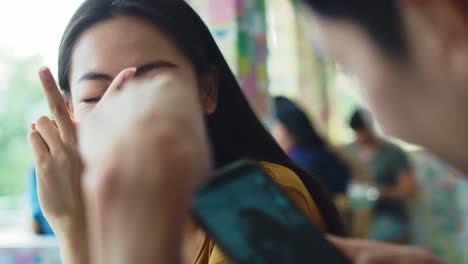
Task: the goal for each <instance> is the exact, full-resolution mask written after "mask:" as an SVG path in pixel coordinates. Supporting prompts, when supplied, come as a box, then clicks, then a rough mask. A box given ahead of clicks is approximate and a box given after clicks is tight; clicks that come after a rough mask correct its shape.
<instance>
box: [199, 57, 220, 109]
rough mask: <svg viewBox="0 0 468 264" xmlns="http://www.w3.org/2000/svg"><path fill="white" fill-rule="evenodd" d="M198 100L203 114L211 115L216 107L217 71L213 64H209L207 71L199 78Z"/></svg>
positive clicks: (217, 92)
mask: <svg viewBox="0 0 468 264" xmlns="http://www.w3.org/2000/svg"><path fill="white" fill-rule="evenodd" d="M200 89H201V92H200V97H201V98H200V100H201V104H202V107H203V113H204V114H205V115H211V114H213V113H214V112H216V109H217V108H218V94H219V72H218V69H217V68H216V67H215V66H211V67H210V69H209V70H208V72H207V73H205V74H204V75H203V76H202V77H201V79H200Z"/></svg>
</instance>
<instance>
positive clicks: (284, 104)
mask: <svg viewBox="0 0 468 264" xmlns="http://www.w3.org/2000/svg"><path fill="white" fill-rule="evenodd" d="M274 102H275V115H276V118H277V120H278V121H279V122H280V123H281V124H282V125H283V126H284V127H285V128H286V130H287V131H288V133H289V134H290V135H291V137H292V138H293V140H294V143H295V144H296V145H297V146H299V147H305V148H321V149H323V148H325V147H326V143H325V141H324V140H323V138H322V137H321V136H320V135H319V133H318V132H317V131H316V130H315V128H314V127H313V125H312V122H311V121H310V119H309V117H308V116H307V114H306V113H305V112H304V110H302V109H301V108H300V107H299V106H298V105H297V104H295V103H294V102H293V101H291V100H289V99H288V98H286V97H283V96H278V97H275V98H274Z"/></svg>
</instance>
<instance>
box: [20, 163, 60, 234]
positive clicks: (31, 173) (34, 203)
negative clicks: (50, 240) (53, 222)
mask: <svg viewBox="0 0 468 264" xmlns="http://www.w3.org/2000/svg"><path fill="white" fill-rule="evenodd" d="M26 196H27V197H26V198H27V201H28V205H29V210H30V216H31V221H32V231H33V232H34V233H35V234H37V235H49V236H50V235H54V232H53V231H52V228H51V227H50V225H49V223H48V222H47V220H46V218H45V217H44V214H43V213H42V209H41V205H40V203H39V197H38V195H37V178H36V168H35V167H34V166H31V168H30V169H29V170H28V174H27V175H26Z"/></svg>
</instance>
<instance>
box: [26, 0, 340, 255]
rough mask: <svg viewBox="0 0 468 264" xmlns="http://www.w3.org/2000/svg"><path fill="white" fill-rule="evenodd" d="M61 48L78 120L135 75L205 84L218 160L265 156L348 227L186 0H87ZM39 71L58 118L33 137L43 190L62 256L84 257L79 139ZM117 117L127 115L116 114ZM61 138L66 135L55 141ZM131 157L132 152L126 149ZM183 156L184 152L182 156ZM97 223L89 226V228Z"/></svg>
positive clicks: (302, 195) (202, 247)
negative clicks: (278, 139) (269, 125)
mask: <svg viewBox="0 0 468 264" xmlns="http://www.w3.org/2000/svg"><path fill="white" fill-rule="evenodd" d="M59 53H60V54H59V84H60V88H61V89H62V91H63V93H64V95H65V98H66V103H67V105H68V109H69V111H70V112H71V113H72V116H73V119H74V121H76V122H77V123H80V122H82V121H83V120H86V119H87V118H89V117H90V116H91V114H92V112H93V111H94V109H95V108H96V107H97V108H99V107H100V102H101V101H105V100H104V98H105V97H108V95H109V94H112V93H119V91H120V90H121V89H122V87H126V86H125V83H126V82H127V81H128V80H129V79H132V78H133V79H152V78H155V77H156V78H157V77H158V76H159V75H165V74H170V75H171V76H172V78H175V79H176V80H178V81H175V83H179V84H180V83H183V84H185V85H186V89H193V90H196V92H197V93H198V96H199V98H200V100H199V101H200V103H201V106H200V108H201V110H202V111H203V113H204V115H205V123H206V127H207V130H208V134H209V139H210V142H211V146H212V149H213V153H214V163H215V167H221V166H223V165H226V164H229V163H230V162H233V161H236V160H238V159H242V158H251V159H254V160H257V161H259V162H261V165H262V166H263V167H264V169H265V170H266V171H268V172H269V173H270V176H271V177H272V179H273V180H274V181H275V182H276V183H277V184H278V185H279V186H280V187H281V188H283V190H284V191H285V192H286V194H287V195H288V196H289V197H290V198H291V199H292V200H293V201H294V202H295V203H296V204H297V205H298V206H299V207H300V208H301V209H302V210H303V212H304V214H305V215H306V216H307V217H308V218H309V219H310V220H311V222H312V223H314V224H315V225H316V226H317V227H318V228H319V229H321V230H322V231H323V232H328V233H332V234H338V235H339V234H343V233H344V231H343V228H342V225H341V223H340V221H339V216H338V214H337V212H336V210H335V208H334V206H333V204H332V202H331V200H330V199H329V198H328V197H327V196H326V195H325V194H324V192H323V191H322V190H321V189H320V187H319V185H318V184H317V182H316V180H315V179H314V178H313V177H311V176H310V175H308V174H307V173H305V172H304V171H303V170H301V169H300V168H298V167H297V166H295V165H294V164H293V163H292V162H291V161H290V160H289V158H288V157H287V156H286V154H285V153H284V152H283V151H282V150H281V149H280V148H279V146H278V145H277V144H276V143H275V141H274V140H273V138H272V137H271V136H270V135H269V133H268V132H267V131H266V130H265V128H264V127H263V126H262V124H261V123H260V121H259V120H258V119H257V118H256V117H255V115H254V113H253V111H252V110H251V108H250V107H249V105H248V103H247V101H246V99H245V98H244V96H243V95H242V92H241V89H240V87H239V85H238V83H237V81H236V79H235V77H234V75H233V74H232V72H231V71H230V69H229V67H228V65H227V64H226V61H225V60H224V58H223V56H222V54H221V52H220V51H219V49H218V47H217V46H216V44H215V41H214V39H213V38H212V36H211V34H210V32H209V30H208V28H207V27H206V26H205V25H204V23H203V22H202V20H201V19H200V18H199V17H198V15H197V14H196V13H195V12H194V11H193V10H192V9H191V8H190V7H189V5H188V4H186V3H185V2H184V1H181V0H172V1H165V0H158V1H156V0H151V1H150V0H115V1H110V0H88V1H85V2H84V3H83V5H82V6H81V7H80V8H79V9H78V10H77V12H76V13H75V15H74V16H73V17H72V19H71V20H70V22H69V24H68V26H67V28H66V30H65V34H64V36H63V39H62V43H61V46H60V51H59ZM40 74H41V79H42V81H43V86H44V90H45V92H46V96H47V98H48V100H49V103H50V106H51V111H52V113H53V114H54V115H55V118H56V121H57V122H56V123H57V125H55V124H53V122H52V121H51V120H49V119H47V118H41V119H39V120H38V122H37V123H36V124H35V126H34V127H33V131H32V133H31V137H30V141H31V144H32V147H33V151H34V153H36V154H35V162H36V167H37V170H38V171H37V174H38V179H39V180H38V192H39V198H40V201H41V204H42V205H43V209H44V214H45V215H46V217H47V219H48V220H49V222H50V223H51V226H52V228H53V229H54V232H55V233H56V235H57V237H58V239H59V241H60V244H61V245H60V246H61V251H62V257H63V258H64V261H65V262H68V263H72V262H74V261H76V262H79V263H83V261H86V259H87V254H88V253H87V248H88V246H87V237H86V224H84V223H85V222H86V221H85V215H84V212H85V209H84V208H85V207H89V206H92V204H86V206H85V204H84V203H83V199H82V197H81V191H79V190H80V175H81V174H82V170H83V169H82V167H83V166H82V165H81V161H80V157H79V154H78V151H77V147H76V134H74V132H73V131H74V129H75V128H74V126H73V122H72V121H71V119H70V118H69V119H70V120H67V119H66V117H65V115H64V113H66V112H67V111H66V109H65V108H64V107H60V106H59V107H57V102H58V99H57V91H56V89H57V88H56V86H55V84H54V81H53V78H52V77H51V74H50V72H49V71H48V70H47V69H43V70H42V71H41V73H40ZM171 83H172V84H173V83H174V82H169V85H166V86H169V87H165V89H168V90H169V89H171V87H170V84H171ZM129 89H130V88H129ZM135 89H137V88H135ZM174 89H175V88H174ZM193 90H190V91H187V93H193V92H194V91H193ZM124 92H125V91H124ZM170 92H173V91H168V93H170ZM121 93H123V92H121ZM106 100H107V99H106ZM128 100H138V98H135V97H133V98H128ZM142 100H143V99H142ZM154 103H155V104H158V103H162V104H164V103H165V102H161V101H158V100H156V101H155V102H154ZM104 104H105V102H104ZM133 104H134V105H133V107H134V111H135V112H139V111H143V110H140V108H142V109H143V106H141V105H139V104H138V102H136V101H135V102H133ZM58 105H60V104H58ZM63 105H64V104H63ZM178 107H180V108H184V107H186V106H185V105H183V104H181V105H180V106H178ZM110 118H112V119H119V118H124V117H121V116H112V115H111V117H110ZM107 121H108V120H107ZM156 125H157V124H155V126H156ZM125 129H127V128H125ZM119 132H120V131H115V133H119ZM85 139H86V138H85ZM102 140H103V141H105V140H107V139H106V138H105V137H103V138H102ZM57 141H60V142H59V143H57V144H55V143H56V142H57ZM41 142H42V143H43V144H44V145H46V146H47V148H43V146H42V145H41V144H42V143H41ZM175 143H176V144H177V142H175ZM41 147H42V149H41V150H38V149H40V148H41ZM167 147H170V145H169V146H167ZM45 149H48V150H49V151H50V153H49V154H48V155H50V158H49V159H46V160H44V159H41V158H37V157H39V156H40V155H39V154H38V153H40V151H46V150H45ZM102 151H104V150H102ZM128 158H129V159H132V158H133V157H132V156H131V154H129V156H128ZM145 158H147V157H145ZM158 158H159V157H154V159H158ZM104 162H105V161H104ZM44 163H47V164H44ZM183 165H184V161H183V160H181V161H180V166H183ZM148 166H151V164H148ZM70 227H73V228H70ZM70 229H73V231H70ZM83 230H84V231H83ZM95 231H96V230H94V229H93V230H89V232H88V234H92V233H93V232H95ZM96 232H99V230H97V231H96ZM196 234H197V232H189V234H188V235H187V236H188V238H189V239H188V240H189V241H190V243H188V245H191V246H192V247H193V248H195V249H196V250H190V249H189V250H187V252H189V253H188V258H191V259H192V260H193V262H194V263H226V262H227V260H225V258H224V257H223V256H222V254H221V252H220V251H219V250H218V249H217V247H216V246H215V245H213V243H212V242H211V241H209V239H208V238H206V237H205V236H204V235H203V234H201V237H198V236H197V235H196ZM197 237H198V239H197ZM189 248H190V247H189ZM311 250H313V249H311ZM190 252H192V253H190Z"/></svg>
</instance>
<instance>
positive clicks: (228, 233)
mask: <svg viewBox="0 0 468 264" xmlns="http://www.w3.org/2000/svg"><path fill="white" fill-rule="evenodd" d="M192 211H193V215H194V217H195V219H196V220H197V221H198V223H199V224H200V226H202V227H203V228H204V229H205V231H206V232H207V233H208V235H210V237H212V239H213V240H214V241H215V242H216V243H217V244H218V245H219V247H220V248H221V249H222V250H223V252H224V253H225V254H226V255H227V256H228V257H229V258H230V259H231V260H232V261H233V262H234V263H241V264H244V263H245V264H251V263H255V264H257V263H259V264H261V263H268V264H276V263H278V264H280V263H281V264H288V263H291V264H293V263H294V264H296V263H314V262H315V263H327V264H344V263H349V262H348V261H347V260H346V258H345V257H344V256H343V255H342V254H341V253H340V252H339V251H338V250H337V249H336V248H335V247H333V246H332V245H331V244H330V243H329V242H328V241H327V240H326V239H325V238H324V237H323V235H322V234H320V232H319V231H318V230H317V229H316V228H315V227H314V226H313V225H312V224H311V223H310V222H309V221H308V220H307V218H306V217H305V216H304V215H303V214H302V213H301V211H300V210H299V209H298V208H297V207H296V206H295V205H294V204H293V203H292V202H291V201H290V200H289V199H288V197H287V196H286V195H285V194H284V193H283V192H282V191H281V189H280V188H279V187H278V186H277V185H276V184H275V183H274V182H273V181H272V179H271V178H270V177H269V176H268V175H267V174H266V173H265V172H264V171H263V170H262V169H261V167H260V166H258V165H257V164H256V163H253V162H248V161H242V162H238V163H236V164H234V165H232V166H229V167H227V168H225V169H222V170H220V171H219V172H218V173H217V175H216V176H215V177H214V179H213V180H212V181H211V182H210V183H209V184H208V185H206V186H205V187H204V188H203V189H202V190H201V191H200V192H199V193H198V194H197V195H196V197H195V198H194V200H193V204H192Z"/></svg>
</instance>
